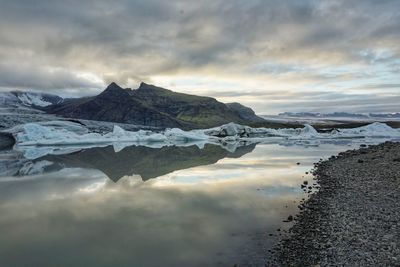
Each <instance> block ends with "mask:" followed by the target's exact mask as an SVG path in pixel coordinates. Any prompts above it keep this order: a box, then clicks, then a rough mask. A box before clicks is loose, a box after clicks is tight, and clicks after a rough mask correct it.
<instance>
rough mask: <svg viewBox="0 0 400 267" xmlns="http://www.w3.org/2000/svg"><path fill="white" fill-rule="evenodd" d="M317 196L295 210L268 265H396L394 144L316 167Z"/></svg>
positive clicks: (399, 156)
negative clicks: (292, 221) (287, 228)
mask: <svg viewBox="0 0 400 267" xmlns="http://www.w3.org/2000/svg"><path fill="white" fill-rule="evenodd" d="M316 167H317V168H316V171H315V175H316V179H317V180H318V182H319V185H320V186H321V188H320V190H319V192H318V193H316V194H313V195H311V197H310V198H309V199H308V200H307V201H306V202H305V203H304V205H302V206H301V209H302V212H301V213H300V214H299V215H298V216H297V218H295V220H296V221H297V222H296V223H295V225H294V226H293V227H292V228H291V230H290V232H291V235H290V236H289V237H288V238H287V239H284V240H282V242H281V243H280V244H279V245H278V247H277V255H278V256H277V258H276V259H275V261H274V262H273V263H271V264H270V265H272V266H400V143H392V142H386V143H383V144H380V145H377V146H371V147H369V148H361V149H359V150H350V151H347V152H343V153H340V154H339V155H338V156H337V157H331V158H330V159H329V160H328V161H325V162H322V163H319V164H317V166H316Z"/></svg>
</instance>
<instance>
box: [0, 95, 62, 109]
mask: <svg viewBox="0 0 400 267" xmlns="http://www.w3.org/2000/svg"><path fill="white" fill-rule="evenodd" d="M62 102H63V98H62V97H59V96H57V95H53V94H45V93H36V92H23V91H11V92H2V93H0V106H1V107H3V108H4V107H5V108H10V107H14V108H15V107H31V108H41V107H46V106H50V105H55V104H60V103H62Z"/></svg>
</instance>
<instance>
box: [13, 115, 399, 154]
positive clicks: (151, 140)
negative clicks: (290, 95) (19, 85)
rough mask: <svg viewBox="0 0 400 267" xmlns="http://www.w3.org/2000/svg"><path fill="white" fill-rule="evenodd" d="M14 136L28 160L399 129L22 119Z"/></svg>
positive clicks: (392, 133)
mask: <svg viewBox="0 0 400 267" xmlns="http://www.w3.org/2000/svg"><path fill="white" fill-rule="evenodd" d="M9 132H10V133H11V134H13V136H14V138H15V140H16V145H15V146H16V148H19V149H22V150H23V151H24V153H25V157H27V158H30V159H33V158H37V157H40V156H43V155H46V154H64V153H71V152H74V151H79V150H81V149H84V148H91V147H101V146H108V145H113V146H114V149H115V150H116V151H120V150H122V149H123V148H124V147H126V146H131V145H142V146H147V147H153V148H161V147H163V146H191V145H197V146H198V147H199V148H202V147H204V145H205V144H207V143H210V144H216V145H220V146H222V147H224V148H225V149H227V150H232V149H234V148H235V147H238V146H240V145H241V143H247V144H248V143H271V142H274V143H280V144H281V143H286V144H288V145H290V144H300V145H318V144H319V143H320V142H321V141H323V142H326V140H344V139H359V138H362V139H364V140H365V138H391V139H393V138H400V131H399V129H393V128H391V127H390V126H388V125H386V124H384V123H372V124H370V125H367V126H363V127H358V128H353V129H336V130H333V131H331V132H327V133H319V132H318V131H317V130H316V129H314V128H313V127H312V126H311V125H307V124H306V125H305V126H304V128H296V129H293V128H286V129H270V128H252V127H249V126H244V125H239V124H235V123H229V124H226V125H222V126H220V127H215V128H211V129H205V130H192V131H184V130H181V129H178V128H172V129H166V130H164V131H159V132H156V131H149V130H139V131H127V130H124V129H122V128H121V127H119V126H117V125H114V128H113V131H112V132H108V133H94V132H89V131H88V129H87V128H86V127H84V126H83V125H80V124H78V123H74V122H69V121H49V122H38V123H27V124H24V125H19V126H16V127H14V128H12V129H10V130H9Z"/></svg>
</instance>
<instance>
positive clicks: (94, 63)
mask: <svg viewBox="0 0 400 267" xmlns="http://www.w3.org/2000/svg"><path fill="white" fill-rule="evenodd" d="M0 2H1V7H2V8H1V10H0V63H2V64H1V66H2V70H3V71H4V73H8V74H7V75H6V76H7V77H6V78H5V77H3V76H5V75H1V77H0V87H20V88H21V89H23V88H32V87H35V88H36V87H41V88H43V89H46V90H47V89H50V88H56V89H60V90H63V89H64V88H67V87H68V88H70V89H71V88H72V89H76V92H80V91H79V89H80V88H89V87H90V88H97V90H100V88H101V87H102V86H103V85H102V84H106V83H108V82H111V81H116V82H119V83H121V85H123V86H129V87H135V86H136V84H137V83H139V82H140V81H142V80H144V81H147V82H152V81H158V79H157V77H160V76H168V77H169V78H168V80H169V82H173V81H176V82H177V84H179V81H180V80H182V79H184V77H185V76H203V77H208V78H209V80H212V81H211V82H210V83H209V84H210V86H211V87H210V88H205V89H207V90H204V91H203V92H206V91H212V90H215V91H216V92H215V93H214V95H219V94H223V93H224V92H218V91H217V90H218V86H215V89H214V88H213V87H214V86H213V84H214V85H218V84H219V83H220V82H221V80H224V81H226V80H231V83H233V82H235V83H237V84H238V86H237V87H236V88H235V89H234V90H235V91H236V95H237V96H238V97H239V98H240V95H241V94H244V93H243V92H242V91H243V90H247V91H251V92H256V91H264V92H266V93H265V97H267V96H268V93H267V92H268V91H269V90H282V91H283V92H284V91H285V90H287V89H288V88H287V87H288V86H289V85H290V87H291V89H292V90H293V88H298V90H304V89H302V88H305V89H307V90H310V89H313V88H314V90H315V91H318V90H320V88H322V87H325V89H324V90H328V89H329V90H333V92H335V90H336V89H335V87H341V86H342V83H344V82H352V83H353V85H352V86H351V88H352V89H350V90H358V89H357V88H361V87H363V86H364V85H367V84H372V83H374V84H384V83H387V84H388V83H396V82H397V81H398V78H399V77H398V72H399V70H400V63H399V62H400V48H399V46H398V43H399V41H400V14H399V13H398V12H397V10H399V9H400V2H399V1H396V0H392V1H390V0H387V1H373V0H367V1H365V0H355V1H345V0H325V1H315V0H304V1H291V0H280V1H278V0H250V1H241V0H233V1H228V2H227V1H223V0H217V1H215V0H214V1H212V0H205V1H198V2H195V3H193V2H190V3H189V2H187V1H183V0H173V1H161V0H149V1H139V0H132V1H128V0H116V1H112V2H110V1H105V0H96V1H95V0H88V1H84V2H82V1H78V0H66V1H50V0H38V1H35V5H33V4H32V3H31V1H28V0H0ZM28 63H29V64H28ZM21 64H22V65H23V67H18V66H20V65H21ZM7 65H9V67H7ZM15 66H17V67H15ZM48 70H58V71H56V74H54V73H52V72H51V71H48ZM79 73H83V74H84V75H79ZM28 74H29V75H28ZM89 76H90V77H92V78H91V79H88V78H87V77H89ZM82 77H86V78H82ZM396 79H397V81H396ZM254 80H257V81H259V82H258V83H257V85H260V84H264V85H263V86H262V87H257V88H248V87H247V85H248V84H249V83H253V82H252V81H254ZM94 81H96V82H94ZM100 81H101V82H100ZM278 83H279V86H280V87H279V86H278ZM285 83H286V85H284V84H285ZM271 84H272V85H273V86H277V87H273V88H271V86H270V85H271ZM241 86H242V87H246V89H240V87H241ZM366 88H367V87H363V89H362V90H364V91H365V90H366ZM175 89H178V90H180V91H185V90H188V89H185V88H184V87H179V88H175ZM199 89H200V87H199ZM203 89H204V88H203ZM249 89H250V90H249ZM382 90H383V91H384V90H385V88H382ZM198 93H199V94H203V93H201V91H200V92H198ZM352 93H354V92H352ZM257 96H259V95H254V97H257ZM299 97H301V96H299ZM238 100H239V101H240V99H238ZM264 100H265V101H267V100H268V99H267V98H265V99H264ZM289 100H290V99H288V101H289Z"/></svg>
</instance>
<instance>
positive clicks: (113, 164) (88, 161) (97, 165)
mask: <svg viewBox="0 0 400 267" xmlns="http://www.w3.org/2000/svg"><path fill="white" fill-rule="evenodd" d="M254 148H255V144H253V145H249V146H242V147H238V148H237V149H236V151H235V152H233V153H231V152H229V151H227V150H226V149H224V148H222V147H221V146H217V145H211V144H207V145H205V146H204V148H202V149H200V148H199V147H197V146H195V145H192V146H187V147H177V146H165V147H162V148H151V147H145V146H130V147H125V148H124V149H122V150H121V151H118V152H115V151H114V148H113V146H106V147H97V148H90V149H84V150H81V151H78V152H74V153H71V154H64V155H46V156H44V157H41V158H38V159H35V160H31V161H26V160H25V161H21V164H20V166H19V169H18V170H17V169H16V170H15V171H14V174H13V175H14V176H24V175H34V174H38V173H40V172H43V173H45V172H53V171H57V170H60V169H63V168H86V169H98V170H100V171H102V172H103V173H104V174H106V175H107V176H108V177H109V178H110V179H111V180H113V181H115V182H116V181H118V180H119V179H120V178H121V177H123V176H127V175H128V176H131V175H134V174H139V175H140V176H141V177H142V179H143V180H148V179H151V178H156V177H159V176H162V175H164V174H167V173H170V172H173V171H175V170H181V169H187V168H192V167H196V166H201V165H208V164H213V163H215V162H217V161H218V160H220V159H222V158H225V157H230V158H238V157H241V156H243V155H245V154H247V153H249V152H251V151H253V149H254ZM8 174H9V175H10V174H11V173H8Z"/></svg>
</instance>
